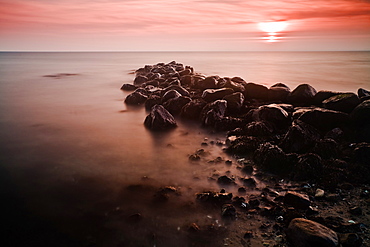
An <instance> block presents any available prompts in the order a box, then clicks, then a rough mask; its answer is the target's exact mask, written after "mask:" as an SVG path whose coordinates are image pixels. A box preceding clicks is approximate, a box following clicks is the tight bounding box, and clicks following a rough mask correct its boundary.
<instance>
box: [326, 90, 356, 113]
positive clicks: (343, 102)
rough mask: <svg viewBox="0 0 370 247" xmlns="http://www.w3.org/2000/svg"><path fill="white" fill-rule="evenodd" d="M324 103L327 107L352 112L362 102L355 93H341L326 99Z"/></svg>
mask: <svg viewBox="0 0 370 247" xmlns="http://www.w3.org/2000/svg"><path fill="white" fill-rule="evenodd" d="M322 103H323V106H324V107H325V108H327V109H330V110H334V111H341V112H346V113H351V112H352V110H353V109H354V108H355V107H356V106H358V105H359V104H360V99H359V98H358V96H357V95H356V94H354V93H341V94H338V95H335V96H332V97H330V98H328V99H326V100H324V101H323V102H322Z"/></svg>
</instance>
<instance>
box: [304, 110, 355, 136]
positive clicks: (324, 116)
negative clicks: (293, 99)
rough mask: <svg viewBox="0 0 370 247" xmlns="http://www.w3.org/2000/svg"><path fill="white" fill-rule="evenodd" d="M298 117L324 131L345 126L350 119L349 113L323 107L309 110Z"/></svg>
mask: <svg viewBox="0 0 370 247" xmlns="http://www.w3.org/2000/svg"><path fill="white" fill-rule="evenodd" d="M298 119H299V120H301V121H303V122H305V123H308V124H310V125H312V126H313V127H315V128H316V129H318V130H322V131H328V130H331V129H333V128H336V127H341V126H344V125H346V124H348V123H349V120H350V118H349V115H348V114H346V113H344V112H339V111H333V110H327V109H323V108H314V109H310V110H307V111H305V112H304V113H303V114H302V115H301V116H300V117H299V118H298Z"/></svg>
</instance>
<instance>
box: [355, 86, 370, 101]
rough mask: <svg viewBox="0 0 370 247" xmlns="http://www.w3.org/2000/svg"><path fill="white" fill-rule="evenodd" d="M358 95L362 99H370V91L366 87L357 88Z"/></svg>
mask: <svg viewBox="0 0 370 247" xmlns="http://www.w3.org/2000/svg"><path fill="white" fill-rule="evenodd" d="M357 95H358V97H359V98H360V99H361V100H362V99H365V98H366V100H368V99H370V91H368V90H366V89H363V88H359V89H358V90H357Z"/></svg>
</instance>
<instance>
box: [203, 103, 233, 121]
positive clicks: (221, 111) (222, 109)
mask: <svg viewBox="0 0 370 247" xmlns="http://www.w3.org/2000/svg"><path fill="white" fill-rule="evenodd" d="M226 108H227V101H226V100H216V101H215V102H212V103H209V104H208V105H206V106H205V107H204V108H203V110H202V113H201V120H202V124H203V125H204V126H214V125H215V123H216V122H217V121H220V120H221V119H222V118H224V117H225V113H226Z"/></svg>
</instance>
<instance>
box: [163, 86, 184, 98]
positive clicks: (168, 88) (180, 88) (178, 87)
mask: <svg viewBox="0 0 370 247" xmlns="http://www.w3.org/2000/svg"><path fill="white" fill-rule="evenodd" d="M170 90H176V91H177V92H178V93H179V94H181V95H182V96H187V97H190V93H189V91H188V90H186V89H185V88H183V87H182V86H180V85H171V86H168V87H166V88H165V89H163V91H162V96H163V95H164V94H165V93H167V92H168V91H170Z"/></svg>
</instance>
